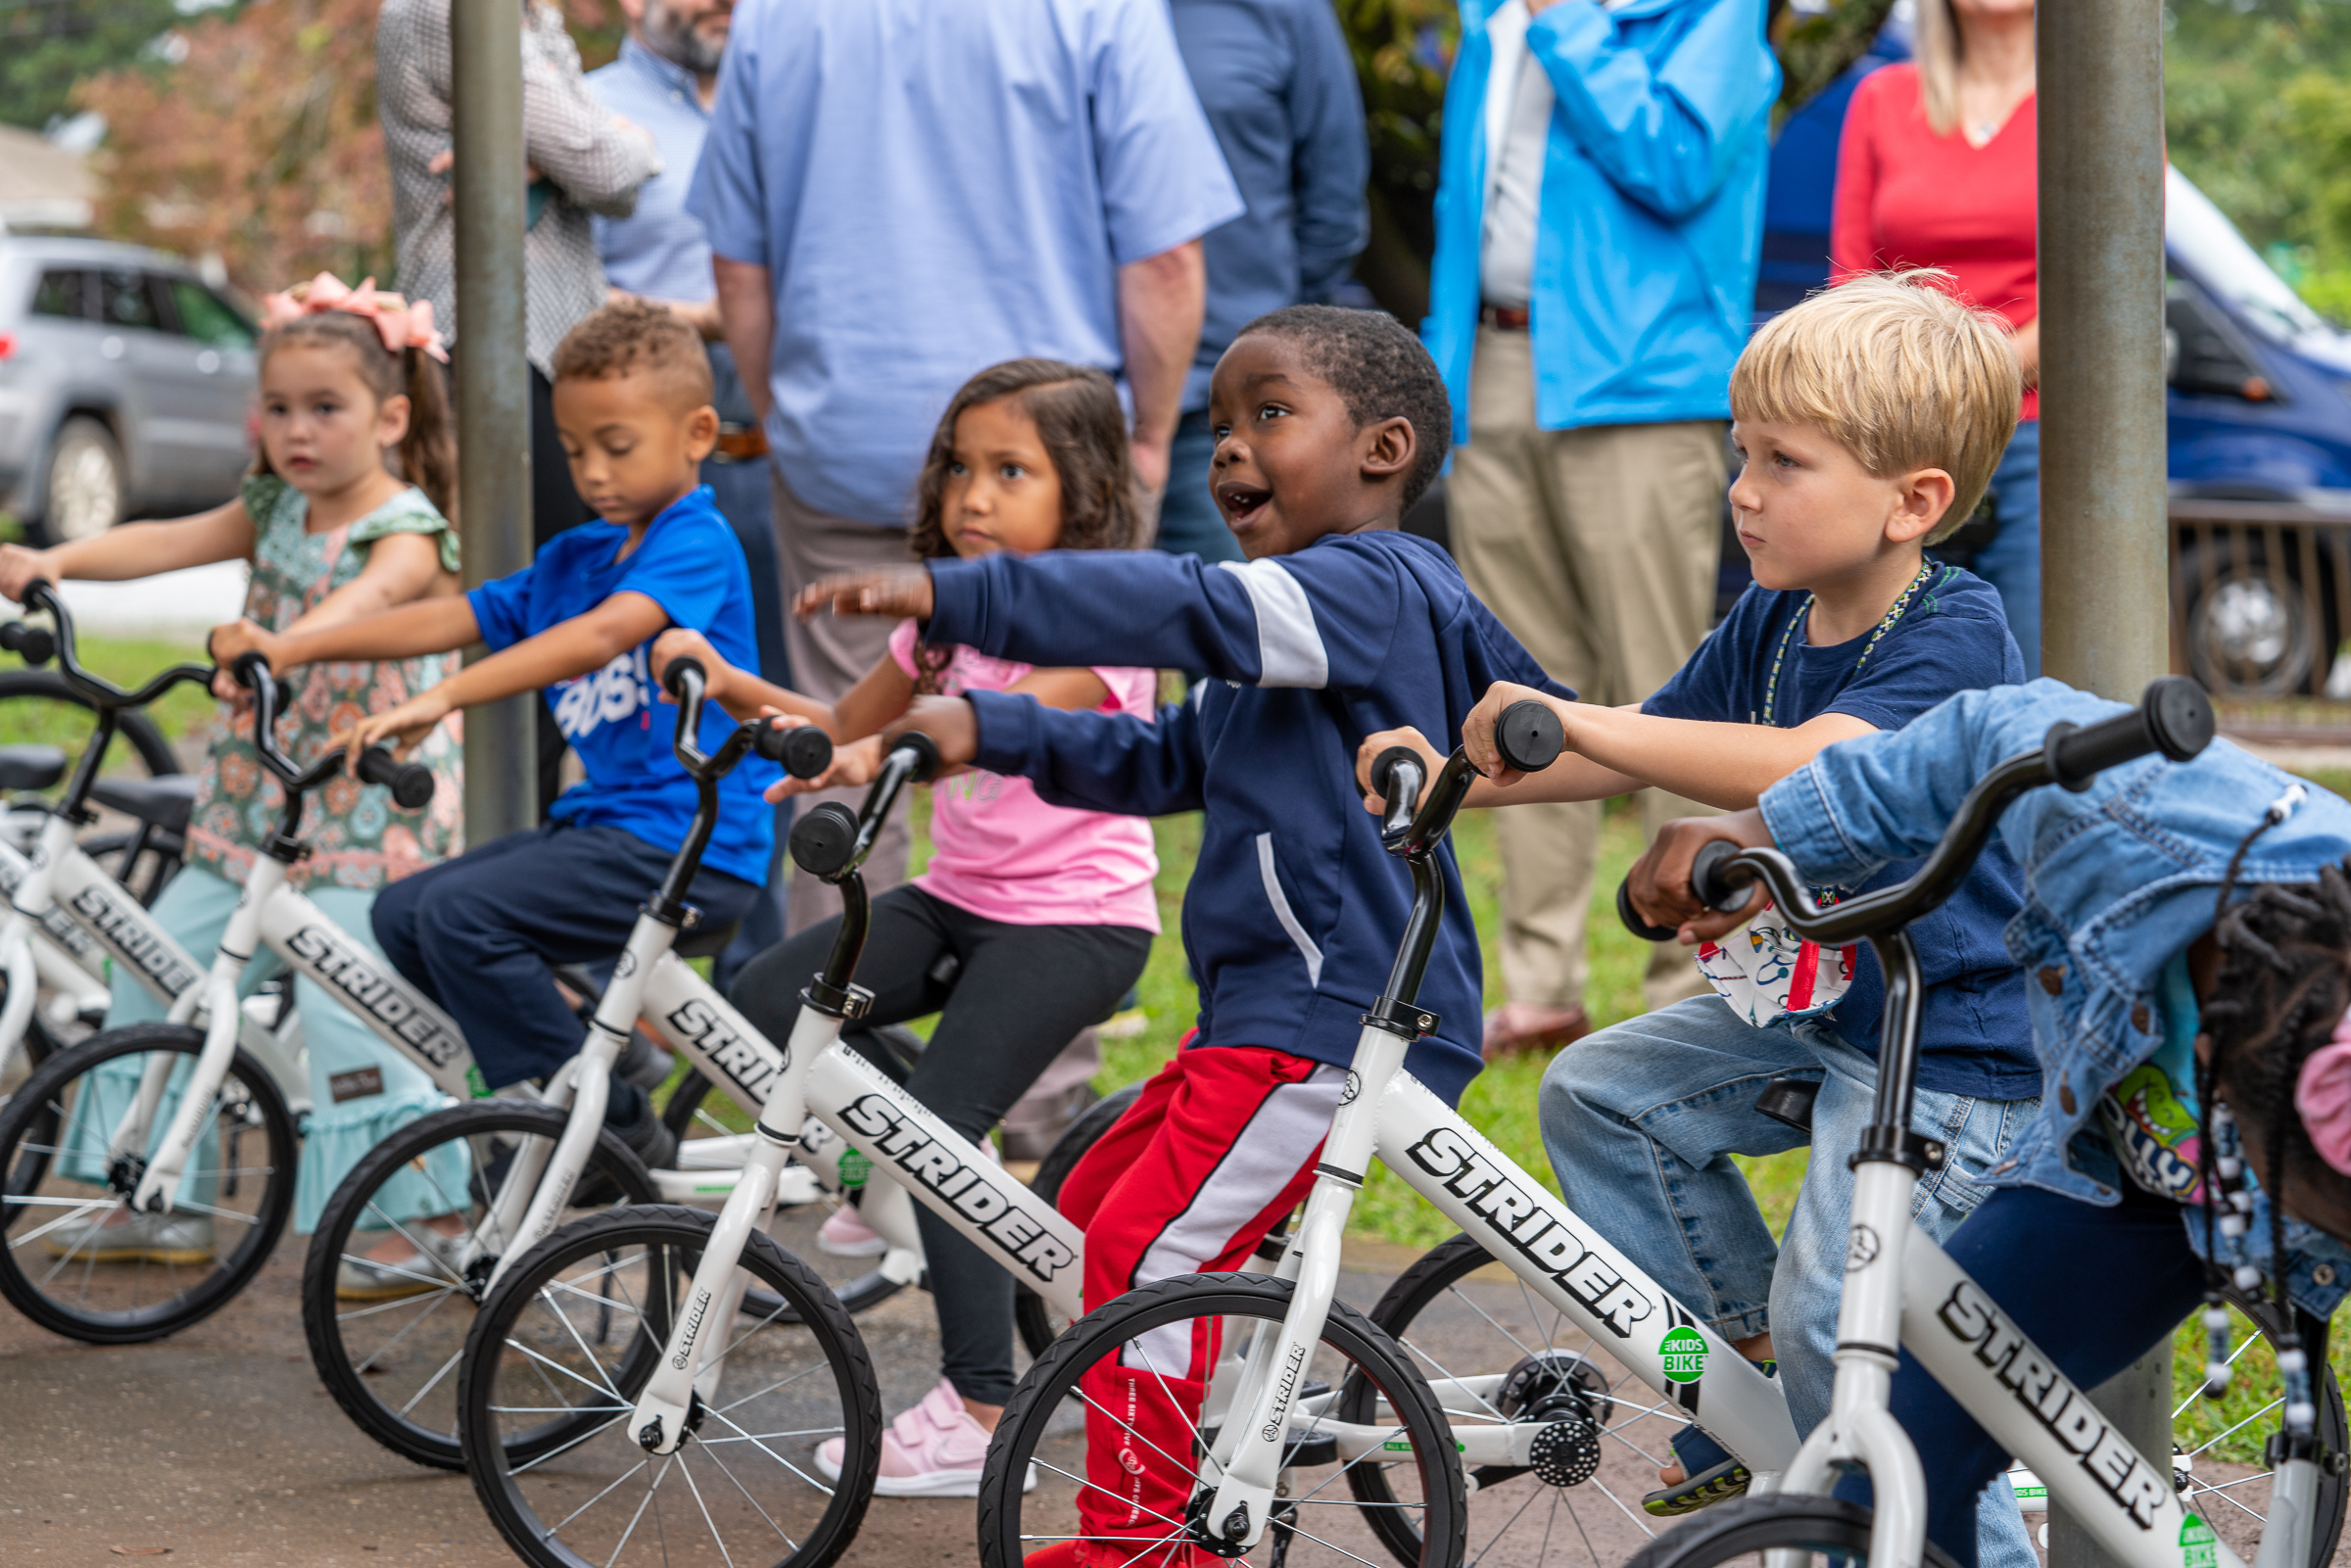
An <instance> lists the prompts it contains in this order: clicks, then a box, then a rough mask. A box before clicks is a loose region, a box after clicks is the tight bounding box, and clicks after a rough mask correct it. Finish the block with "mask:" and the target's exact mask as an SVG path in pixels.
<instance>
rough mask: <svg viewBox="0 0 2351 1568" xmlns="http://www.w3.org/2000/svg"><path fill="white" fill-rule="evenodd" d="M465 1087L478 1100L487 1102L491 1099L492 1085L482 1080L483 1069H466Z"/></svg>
mask: <svg viewBox="0 0 2351 1568" xmlns="http://www.w3.org/2000/svg"><path fill="white" fill-rule="evenodd" d="M465 1087H466V1089H467V1090H468V1091H469V1092H470V1093H471V1094H472V1095H473V1097H474V1098H475V1099H476V1100H487V1099H489V1098H490V1085H489V1084H488V1083H485V1082H484V1081H483V1080H482V1069H480V1068H477V1067H468V1068H466V1069H465Z"/></svg>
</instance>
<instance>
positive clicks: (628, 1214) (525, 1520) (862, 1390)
mask: <svg viewBox="0 0 2351 1568" xmlns="http://www.w3.org/2000/svg"><path fill="white" fill-rule="evenodd" d="M716 1222H717V1216H716V1215H713V1214H708V1213H704V1212H700V1211H698V1210H693V1209H681V1208H677V1207H675V1206H673V1205H648V1206H646V1207H642V1208H635V1209H618V1210H614V1211H612V1212H609V1213H603V1214H595V1215H591V1216H590V1217H588V1218H586V1219H580V1220H574V1221H573V1222H572V1223H570V1224H568V1225H564V1226H561V1227H559V1228H557V1229H556V1230H554V1231H553V1232H552V1233H551V1234H549V1236H548V1237H547V1238H546V1239H545V1240H544V1241H542V1242H540V1243H539V1245H537V1246H536V1247H533V1248H532V1249H531V1250H530V1251H529V1252H527V1253H525V1254H524V1255H523V1256H522V1257H521V1258H520V1259H516V1260H515V1262H514V1264H513V1266H512V1267H510V1268H508V1269H507V1270H506V1273H505V1274H504V1277H503V1278H501V1279H500V1280H499V1282H498V1284H497V1286H496V1287H495V1288H494V1289H492V1291H491V1292H490V1295H489V1297H488V1299H487V1300H486V1301H484V1302H483V1304H482V1309H481V1310H480V1311H479V1312H478V1313H476V1314H475V1316H474V1320H473V1327H472V1329H471V1330H470V1331H469V1332H468V1333H467V1335H466V1337H465V1356H464V1360H463V1363H462V1365H461V1367H460V1369H459V1372H458V1385H457V1408H458V1411H459V1412H460V1413H459V1421H460V1423H461V1425H460V1436H462V1435H463V1434H464V1433H466V1432H467V1431H479V1430H480V1429H482V1428H484V1427H486V1426H487V1425H488V1417H489V1412H488V1410H487V1408H486V1406H487V1404H488V1402H489V1400H490V1397H491V1394H492V1392H493V1386H494V1383H495V1379H494V1378H491V1377H489V1376H486V1375H485V1373H484V1369H485V1368H487V1367H489V1366H490V1365H491V1364H492V1357H491V1356H490V1354H488V1351H489V1347H490V1346H491V1345H492V1344H493V1343H495V1342H497V1341H500V1340H503V1339H504V1336H505V1333H506V1329H507V1327H508V1326H509V1325H510V1323H511V1320H512V1314H513V1313H514V1311H515V1310H516V1309H517V1308H516V1307H515V1306H514V1304H515V1303H517V1302H521V1301H525V1300H528V1299H529V1298H530V1297H531V1296H533V1295H535V1294H536V1292H537V1291H538V1289H539V1285H538V1281H539V1280H540V1279H541V1278H543V1277H544V1276H545V1275H546V1274H547V1273H549V1272H550V1271H551V1270H552V1269H555V1268H559V1267H561V1266H562V1264H563V1262H564V1261H565V1260H566V1259H570V1258H573V1257H576V1256H582V1255H585V1254H588V1253H592V1252H607V1251H611V1250H613V1249H616V1248H619V1247H625V1246H630V1245H632V1244H635V1243H638V1242H641V1241H643V1240H645V1239H647V1238H652V1239H655V1240H658V1241H664V1242H668V1243H670V1244H672V1245H678V1246H681V1247H683V1246H686V1245H688V1244H687V1242H686V1240H685V1237H686V1235H687V1233H691V1234H692V1235H693V1236H696V1237H707V1236H708V1235H709V1234H710V1230H711V1227H712V1226H713V1225H714V1224H715V1223H716ZM693 1256H695V1257H696V1258H698V1257H699V1251H698V1249H697V1250H696V1251H695V1252H694V1254H693ZM743 1266H744V1268H746V1269H749V1270H750V1271H751V1273H752V1275H753V1277H754V1278H758V1277H759V1276H760V1274H761V1272H762V1270H765V1271H766V1273H767V1276H768V1277H767V1279H766V1283H767V1284H768V1285H769V1286H770V1287H772V1288H774V1290H775V1292H776V1294H777V1295H779V1296H780V1297H781V1298H783V1299H785V1300H788V1301H792V1302H793V1303H794V1306H795V1308H796V1310H797V1311H798V1312H799V1313H800V1314H801V1317H800V1322H801V1324H802V1326H804V1327H806V1328H807V1329H808V1330H809V1331H810V1333H811V1334H813V1335H814V1336H815V1337H816V1338H817V1339H818V1340H819V1342H820V1343H821V1344H822V1345H823V1346H824V1349H825V1354H826V1359H827V1360H828V1361H829V1362H830V1363H831V1364H832V1366H833V1369H834V1375H835V1378H836V1381H837V1382H842V1383H844V1384H845V1385H846V1387H845V1388H844V1397H843V1400H842V1413H843V1415H844V1418H845V1419H846V1421H847V1423H848V1430H847V1431H846V1432H845V1433H844V1442H843V1445H842V1447H843V1453H842V1469H841V1474H840V1478H839V1481H838V1482H837V1483H836V1485H835V1487H834V1493H833V1501H832V1502H831V1504H829V1505H828V1506H827V1508H826V1510H825V1513H824V1516H823V1518H822V1520H820V1522H819V1524H818V1528H817V1529H816V1530H814V1531H811V1532H810V1533H809V1535H808V1538H807V1540H806V1541H805V1542H804V1543H803V1544H801V1546H800V1548H799V1549H798V1550H796V1551H794V1552H793V1553H792V1555H791V1556H789V1557H787V1558H785V1559H784V1560H783V1561H782V1562H781V1563H779V1564H777V1565H776V1568H830V1565H831V1564H832V1563H833V1562H835V1561H836V1560H838V1559H839V1558H840V1554H841V1553H842V1552H844V1551H846V1550H847V1549H848V1548H849V1545H850V1544H851V1543H853V1542H854V1541H855V1540H856V1539H857V1531H858V1528H859V1526H861V1525H862V1524H863V1523H864V1521H865V1510H866V1507H867V1505H868V1504H869V1503H870V1502H871V1501H872V1500H873V1495H874V1481H875V1478H876V1477H877V1476H878V1475H879V1474H880V1473H881V1465H882V1391H881V1387H880V1384H879V1383H878V1382H877V1380H876V1379H875V1376H874V1368H873V1361H872V1359H871V1357H870V1356H868V1355H867V1354H866V1349H865V1340H864V1337H863V1336H862V1335H860V1334H859V1333H858V1332H857V1324H856V1320H855V1319H853V1318H852V1317H850V1315H849V1313H848V1311H847V1309H846V1308H844V1307H842V1306H841V1305H840V1300H839V1299H838V1298H837V1297H835V1296H834V1294H833V1291H832V1289H831V1288H830V1287H829V1286H827V1285H826V1284H825V1282H824V1280H823V1279H821V1278H819V1277H818V1276H817V1274H816V1273H815V1272H814V1271H813V1270H811V1269H810V1268H809V1267H808V1266H807V1265H806V1264H805V1263H803V1262H801V1261H800V1260H799V1259H796V1258H794V1257H792V1255H791V1254H790V1253H788V1252H786V1251H785V1250H784V1249H783V1248H781V1247H779V1246H777V1245H776V1244H775V1242H774V1240H773V1239H771V1238H770V1237H768V1236H766V1235H765V1234H762V1233H758V1232H754V1233H753V1234H752V1235H751V1238H750V1245H749V1246H748V1247H747V1248H746V1249H745V1251H744V1258H743ZM640 1386H641V1385H640ZM850 1394H854V1395H855V1396H856V1398H855V1399H854V1401H852V1400H851V1399H850V1398H848V1397H847V1396H848V1395H850ZM464 1447H465V1450H466V1451H465V1459H466V1462H465V1471H466V1475H467V1477H468V1478H469V1479H470V1480H471V1481H472V1483H473V1490H474V1495H475V1497H479V1498H480V1499H481V1503H482V1506H483V1508H484V1509H485V1510H486V1511H487V1512H488V1513H489V1515H490V1519H491V1522H492V1523H493V1524H494V1525H495V1526H496V1527H497V1529H498V1532H499V1534H500V1535H501V1536H502V1537H503V1538H504V1540H505V1542H506V1544H507V1545H508V1546H510V1547H512V1548H513V1550H514V1552H515V1553H516V1555H518V1556H520V1557H522V1558H523V1560H525V1561H526V1562H530V1563H534V1564H537V1565H539V1568H580V1565H579V1559H577V1558H576V1557H571V1556H567V1555H564V1556H559V1555H556V1554H555V1553H554V1552H552V1551H551V1550H549V1549H547V1548H548V1546H549V1540H548V1537H549V1536H550V1535H552V1532H540V1531H536V1530H534V1529H533V1528H532V1526H533V1524H534V1523H535V1515H534V1514H533V1513H532V1511H531V1509H530V1508H529V1506H528V1505H527V1504H526V1503H523V1502H522V1501H521V1500H520V1499H518V1498H516V1497H513V1495H512V1492H511V1489H510V1488H509V1487H508V1486H507V1485H506V1484H505V1472H504V1468H503V1466H504V1463H505V1461H506V1459H507V1454H506V1451H505V1450H504V1449H503V1448H502V1447H501V1445H499V1444H497V1443H494V1442H488V1441H482V1440H480V1439H477V1440H476V1441H474V1442H472V1443H468V1444H465V1446H464ZM852 1468H853V1470H854V1473H853V1474H852Z"/></svg>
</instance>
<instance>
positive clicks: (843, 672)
mask: <svg viewBox="0 0 2351 1568" xmlns="http://www.w3.org/2000/svg"><path fill="white" fill-rule="evenodd" d="M769 473H770V476H771V477H772V478H773V480H774V484H775V499H776V548H777V554H778V560H779V568H778V575H779V576H781V577H782V579H783V583H784V650H785V653H786V654H787V655H788V656H789V657H790V659H791V661H792V689H793V690H794V691H797V692H800V693H801V694H802V695H804V696H811V697H814V698H816V699H817V700H818V701H819V702H838V701H840V699H841V697H842V696H843V695H844V694H846V693H847V691H848V689H849V688H851V687H853V686H855V685H856V684H857V683H858V682H859V681H861V680H863V679H864V678H865V673H866V672H867V671H868V670H871V669H872V668H873V667H874V666H875V665H876V664H878V663H879V662H881V660H882V658H883V656H884V655H885V654H887V653H888V651H889V634H890V633H891V632H892V631H893V630H895V628H896V623H895V622H893V621H890V620H888V619H886V618H883V617H881V616H873V615H840V616H836V615H830V614H825V615H816V616H813V617H811V618H810V619H808V620H805V621H803V620H801V619H799V618H798V617H797V616H795V615H793V614H792V597H793V595H795V594H798V593H799V591H800V590H801V589H803V588H805V587H807V586H808V585H809V584H811V583H814V582H816V581H818V580H819V579H821V578H825V577H829V576H831V575H833V574H834V573H836V572H857V571H870V570H872V569H874V568H876V567H884V566H903V565H905V564H906V563H907V560H908V556H907V553H906V531H905V530H904V529H901V528H876V527H874V526H873V525H872V524H871V523H861V522H857V521H856V520H854V519H852V518H847V517H840V516H836V515H835V514H834V513H832V512H821V511H818V510H817V509H816V508H815V507H813V506H810V505H808V504H807V503H806V502H804V501H802V500H801V499H799V498H797V497H796V496H794V495H792V487H791V486H789V485H787V484H785V483H784V479H783V476H782V475H780V474H776V473H775V472H774V470H773V469H772V468H771V469H770V470H769ZM864 799H865V791H864V790H863V789H862V788H859V789H838V790H836V789H828V790H824V791H821V792H819V793H817V794H813V795H801V796H799V797H798V807H799V809H800V810H801V811H806V810H808V809H809V808H810V807H812V806H815V805H817V804H818V803H820V802H822V801H827V800H839V801H840V803H841V804H842V805H844V806H847V807H848V808H849V809H850V810H851V811H855V810H856V809H857V807H858V806H859V805H860V804H861V803H862V802H863V801H864ZM911 842H912V835H911V834H910V833H909V832H908V830H907V827H906V797H905V796H903V795H901V796H899V798H898V804H897V809H896V810H894V811H892V812H891V813H890V820H889V822H888V825H887V826H886V827H884V829H883V830H882V832H881V833H880V834H878V835H877V836H876V837H875V839H874V848H873V853H872V854H870V855H869V856H867V857H866V862H865V874H864V875H865V887H866V891H867V892H869V893H879V892H881V891H882V890H883V889H884V888H888V887H895V886H896V885H897V884H898V883H900V882H902V881H904V880H905V879H906V854H907V850H908V848H909V846H910V845H911ZM791 876H792V883H791V887H790V890H789V891H788V892H787V893H786V895H785V899H784V928H785V933H786V934H787V935H790V934H791V933H792V932H794V931H801V930H805V929H807V928H808V927H811V926H814V925H816V924H817V923H818V922H819V921H824V920H830V919H831V918H832V917H834V916H835V915H838V914H840V893H838V892H836V891H835V890H834V889H832V888H830V887H828V886H826V885H825V884H824V883H823V882H821V881H818V880H817V879H815V878H813V877H811V876H809V875H808V874H807V873H806V872H803V871H801V870H800V869H799V868H798V867H797V866H793V867H792V868H791Z"/></svg>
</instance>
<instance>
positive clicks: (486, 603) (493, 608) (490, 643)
mask: <svg viewBox="0 0 2351 1568" xmlns="http://www.w3.org/2000/svg"><path fill="white" fill-rule="evenodd" d="M496 587H497V584H495V583H484V584H483V585H482V586H481V587H479V588H477V589H472V590H469V591H468V592H467V593H466V594H465V602H466V604H467V605H469V606H470V607H471V608H472V610H473V629H474V630H475V631H476V632H478V633H479V634H480V635H481V639H482V645H483V646H484V647H486V648H488V649H489V650H490V651H491V652H493V653H497V652H501V651H503V650H504V649H506V648H509V647H512V646H513V645H514V641H515V640H514V639H513V638H512V637H510V636H508V635H507V634H508V632H509V631H510V630H511V629H510V628H509V627H508V626H507V625H506V617H505V613H504V610H503V609H502V608H501V607H500V606H499V603H498V595H497V594H494V593H493V592H492V590H493V589H494V588H496Z"/></svg>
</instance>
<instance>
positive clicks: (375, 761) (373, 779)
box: [228, 652, 437, 835]
mask: <svg viewBox="0 0 2351 1568" xmlns="http://www.w3.org/2000/svg"><path fill="white" fill-rule="evenodd" d="M228 673H229V677H230V679H232V680H234V681H235V682H236V683H237V685H239V686H241V687H243V688H244V689H246V690H248V691H251V692H252V693H253V749H254V751H255V753H256V754H257V755H259V756H260V757H261V759H262V766H263V767H264V768H267V769H268V770H269V771H270V772H271V773H273V774H275V775H276V776H277V779H278V782H279V783H280V784H284V785H285V786H286V795H287V810H288V820H287V824H286V827H285V829H284V830H283V831H284V832H286V833H287V834H289V835H290V834H291V833H292V832H293V829H294V819H293V813H294V812H297V811H299V810H300V809H301V807H300V797H301V796H302V795H305V794H307V793H309V792H310V791H311V790H312V789H315V788H317V787H318V786H319V785H320V784H324V783H326V781H327V780H329V779H332V778H333V777H334V776H335V775H336V773H338V772H339V771H341V769H342V767H343V763H344V757H345V753H343V752H341V751H330V752H328V753H327V754H326V755H325V756H323V757H320V758H319V759H318V760H317V761H316V762H313V763H312V764H311V765H310V766H309V767H308V768H305V767H302V766H301V765H299V764H298V763H296V762H295V760H294V759H293V758H292V757H289V756H287V755H286V753H285V751H284V750H283V748H281V747H280V746H279V745H278V743H277V717H278V711H277V710H278V689H277V677H276V676H274V675H272V674H271V673H270V671H269V660H268V659H267V658H266V657H264V655H262V654H261V653H258V652H254V653H240V654H238V655H237V658H236V662H235V663H233V664H231V665H230V666H229V667H228ZM356 771H357V772H358V774H359V776H360V779H362V780H364V781H365V782H366V783H368V784H382V785H384V786H385V787H386V788H388V789H390V790H391V791H392V799H393V802H394V804H396V805H398V806H399V807H400V808H401V810H403V811H414V810H416V809H417V808H418V807H420V806H424V805H428V804H430V803H431V801H432V798H433V790H434V788H435V787H436V784H437V781H436V780H435V779H434V778H433V770H432V769H430V768H428V767H426V766H425V765H424V764H423V763H420V762H402V761H400V760H399V759H398V758H396V757H394V756H393V755H392V753H391V752H389V751H387V750H385V749H384V748H383V747H382V746H369V747H368V748H367V749H366V750H364V751H362V752H360V762H359V767H358V768H357V770H356Z"/></svg>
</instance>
